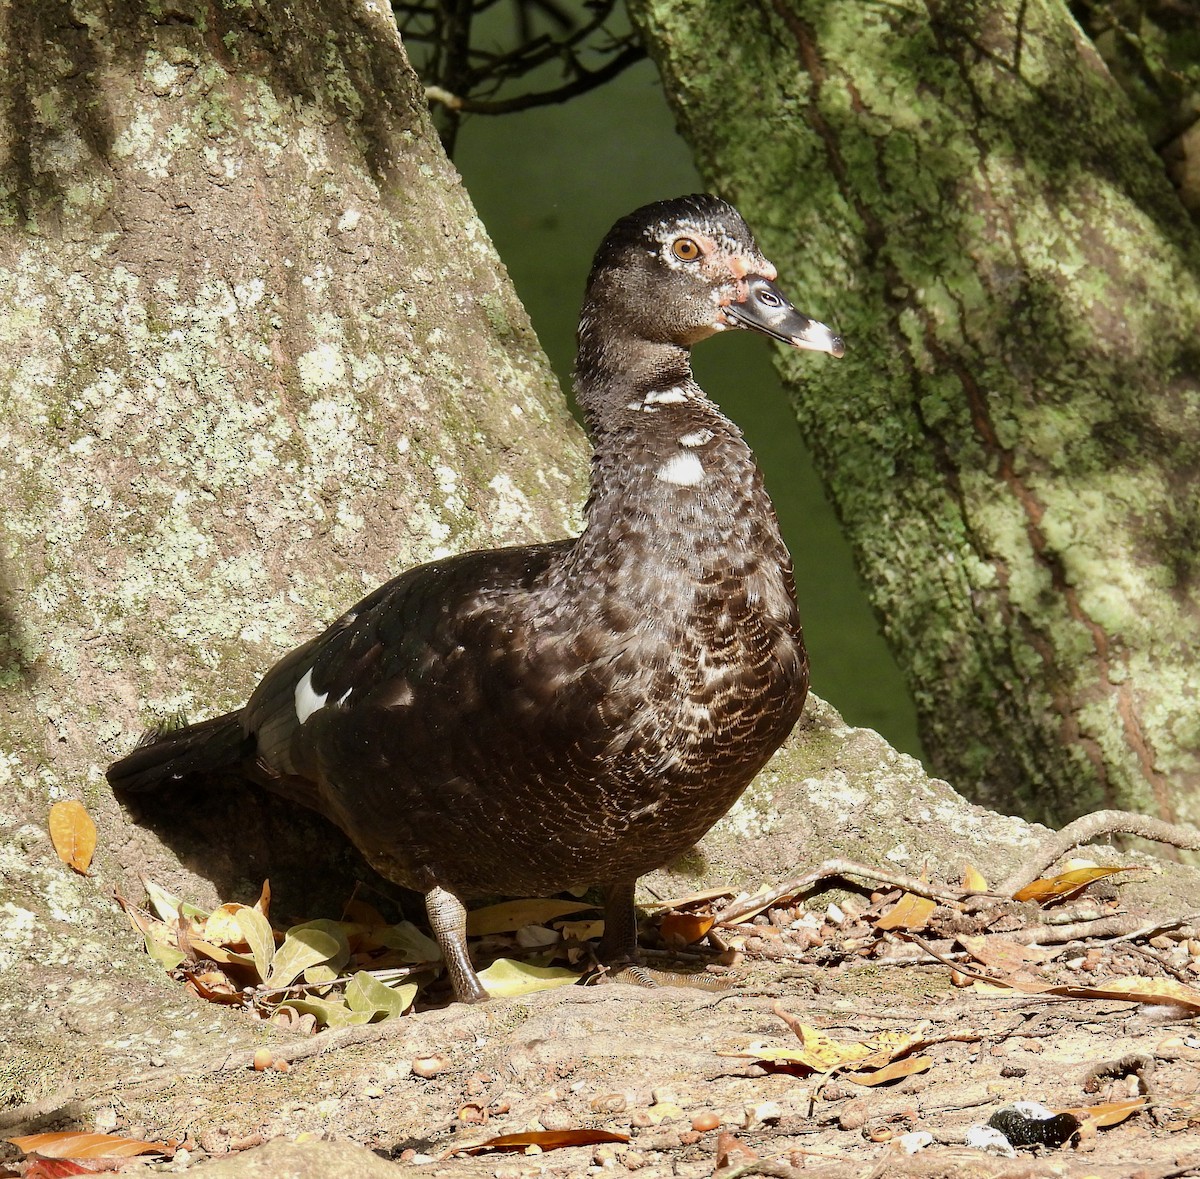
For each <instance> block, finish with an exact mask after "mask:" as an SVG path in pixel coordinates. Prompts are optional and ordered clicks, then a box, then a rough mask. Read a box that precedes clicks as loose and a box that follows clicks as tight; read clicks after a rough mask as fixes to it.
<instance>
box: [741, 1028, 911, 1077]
mask: <svg viewBox="0 0 1200 1179" xmlns="http://www.w3.org/2000/svg"><path fill="white" fill-rule="evenodd" d="M793 1020H794V1017H793V1019H792V1020H789V1021H788V1024H789V1026H790V1027H791V1029H792V1031H794V1032H795V1033H796V1035H797V1036H798V1037H799V1038H800V1043H801V1046H800V1047H799V1048H761V1049H753V1050H750V1051H746V1052H721V1053H719V1054H718V1055H720V1056H740V1057H743V1058H747V1057H748V1058H749V1059H751V1060H756V1061H762V1062H763V1063H766V1064H779V1065H788V1064H801V1065H803V1066H804V1067H805V1068H808V1069H810V1070H812V1071H813V1072H817V1073H829V1072H833V1071H834V1069H856V1070H857V1069H877V1068H881V1067H883V1066H884V1065H886V1064H888V1063H889V1062H890V1061H892V1060H895V1059H896V1058H897V1057H900V1056H903V1055H904V1053H905V1052H907V1051H909V1050H910V1049H911V1048H912V1047H913V1046H914V1045H915V1044H918V1043H921V1042H922V1040H921V1036H922V1035H923V1031H921V1030H920V1029H918V1031H916V1032H883V1033H881V1034H880V1035H878V1036H873V1037H871V1039H869V1040H834V1039H833V1038H832V1037H830V1036H827V1035H825V1033H824V1032H822V1031H820V1030H818V1029H817V1028H814V1027H809V1026H808V1025H807V1024H803V1023H800V1022H799V1021H795V1022H793Z"/></svg>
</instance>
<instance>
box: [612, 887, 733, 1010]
mask: <svg viewBox="0 0 1200 1179" xmlns="http://www.w3.org/2000/svg"><path fill="white" fill-rule="evenodd" d="M635 884H636V881H633V880H623V881H620V882H619V883H617V884H609V885H607V886H606V887H605V889H604V937H603V939H602V940H601V942H600V961H601V962H602V963H603V964H604V966H605V967H606V968H607V969H606V971H605V974H604V976H603V977H604V978H605V979H606V980H607V981H609V982H623V983H632V984H633V985H634V986H637V987H690V988H691V989H693V990H698V991H725V990H728V989H729V986H730V984H729V983H728V982H726V981H725V980H724V979H717V978H713V976H712V975H704V974H684V973H682V972H680V971H675V970H655V969H654V968H653V967H650V966H643V965H642V964H641V962H639V961H638V948H637V910H636V908H635V907H634V904H633V890H634V885H635Z"/></svg>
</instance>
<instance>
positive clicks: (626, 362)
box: [575, 306, 692, 448]
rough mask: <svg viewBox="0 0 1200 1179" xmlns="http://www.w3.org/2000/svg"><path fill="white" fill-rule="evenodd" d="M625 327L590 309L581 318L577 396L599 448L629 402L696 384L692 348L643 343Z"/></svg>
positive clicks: (576, 378) (586, 308) (587, 308)
mask: <svg viewBox="0 0 1200 1179" xmlns="http://www.w3.org/2000/svg"><path fill="white" fill-rule="evenodd" d="M623 327H624V325H623V324H622V323H620V322H616V323H614V322H612V321H611V317H609V316H606V315H603V314H600V313H598V312H597V311H596V309H595V308H593V307H591V306H585V307H584V310H583V314H582V315H581V317H580V322H579V350H578V353H577V355H576V359H575V395H576V398H577V400H578V402H579V408H580V409H581V410H582V411H583V417H584V422H585V424H586V426H587V430H588V433H589V435H590V436H591V438H592V442H593V444H594V445H595V446H597V447H598V448H599V447H602V446H603V444H604V441H603V440H604V438H605V436H606V435H607V434H608V432H609V429H610V427H611V426H612V424H613V423H614V422H615V421H616V420H618V419H619V418H620V417H621V412H622V410H623V409H624V408H625V407H626V406H627V404H628V403H629V402H630V401H631V400H633V399H634V398H636V397H639V396H642V395H643V394H645V393H647V392H649V391H651V390H656V389H670V388H674V387H677V386H681V385H688V384H690V383H691V381H692V364H691V352H690V350H689V349H688V348H685V347H683V346H682V345H680V344H675V343H663V342H659V341H655V340H647V339H643V338H641V337H640V336H637V335H635V334H633V333H630V332H628V331H623V330H622V328H623Z"/></svg>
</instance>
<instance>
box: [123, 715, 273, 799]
mask: <svg viewBox="0 0 1200 1179" xmlns="http://www.w3.org/2000/svg"><path fill="white" fill-rule="evenodd" d="M252 746H253V738H252V737H248V736H247V735H246V733H245V731H244V730H243V728H242V714H241V711H240V710H239V711H237V712H227V713H226V714H225V715H224V716H217V717H213V719H212V720H206V721H201V722H200V723H199V724H197V725H184V726H183V727H182V728H170V727H162V728H158V729H152V730H151V731H150V732H148V733H147V734H146V735H145V736H144V737H143V738H142V739H141V741H139V742H138V745H137V748H136V749H134V751H133V752H132V753H129V754H127V755H126V756H125V757H123V758H121V760H120V761H115V762H113V764H112V765H110V766H109V767H108V775H107V776H108V782H109V785H110V786H112V788H113V789H114V790H121V791H125V792H127V793H133V794H138V793H148V792H150V791H154V790H161V789H163V788H164V787H168V786H172V785H174V784H175V783H177V782H180V781H182V780H183V779H184V778H190V777H193V776H194V775H212V774H220V773H225V772H228V771H230V770H233V769H235V768H236V767H237V766H238V765H239V764H240V763H241V762H242V761H243V760H244V759H245V758H246V757H247V756H248V754H249V753H250V751H251V748H252Z"/></svg>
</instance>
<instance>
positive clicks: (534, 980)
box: [479, 958, 579, 999]
mask: <svg viewBox="0 0 1200 1179" xmlns="http://www.w3.org/2000/svg"><path fill="white" fill-rule="evenodd" d="M479 981H480V982H481V983H483V985H484V987H485V988H486V989H487V993H488V994H489V995H491V996H492V998H493V999H511V998H513V997H514V996H516V995H527V994H529V993H530V992H531V991H545V990H548V989H549V988H550V987H565V986H569V985H571V984H572V983H577V982H578V981H579V975H578V974H576V973H575V971H573V970H566V969H564V968H563V967H561V966H534V965H532V964H531V963H528V962H516V961H514V960H513V959H511V958H497V959H496V961H495V962H493V963H492V964H491V966H489V967H488V968H487V969H486V970H481V971H480V972H479Z"/></svg>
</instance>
